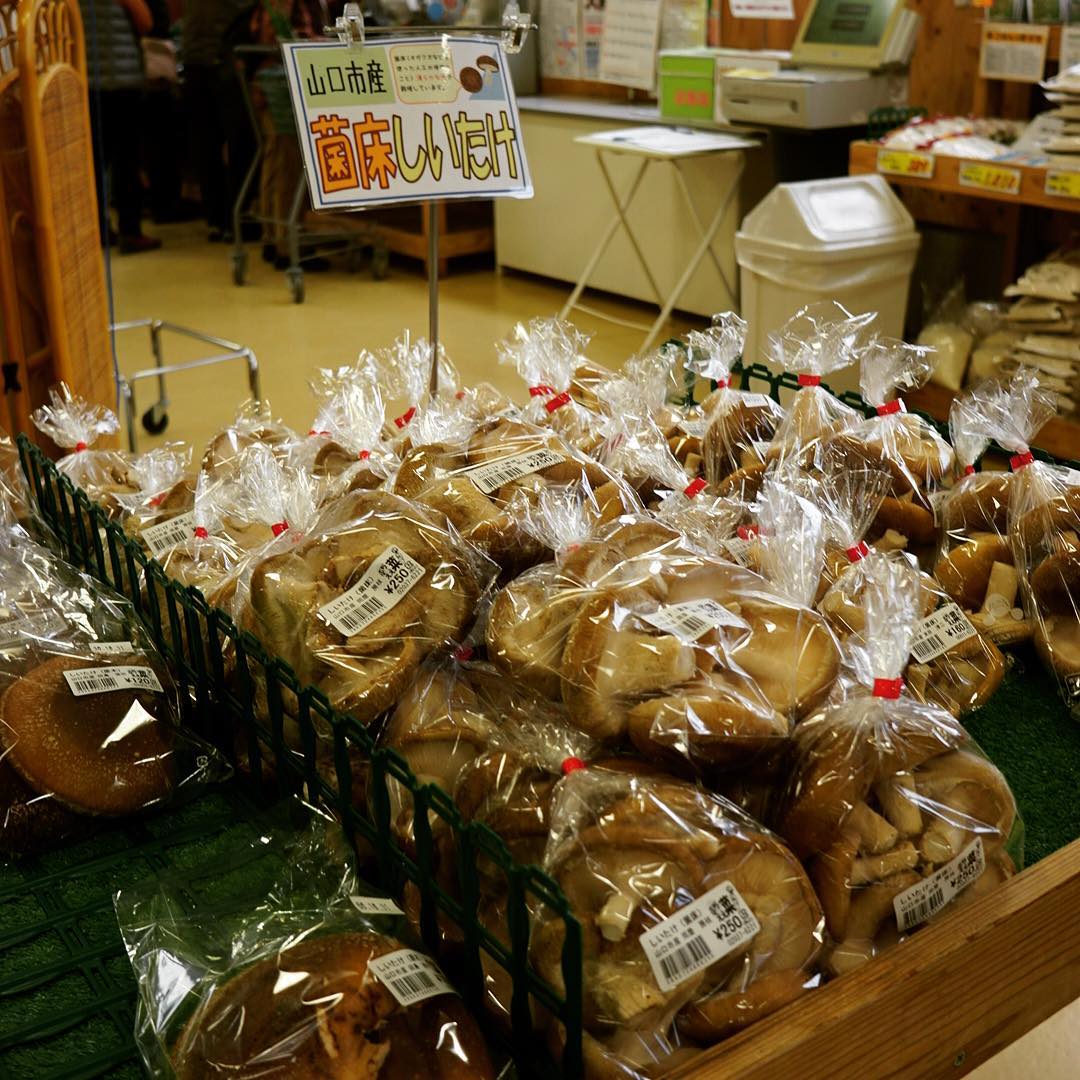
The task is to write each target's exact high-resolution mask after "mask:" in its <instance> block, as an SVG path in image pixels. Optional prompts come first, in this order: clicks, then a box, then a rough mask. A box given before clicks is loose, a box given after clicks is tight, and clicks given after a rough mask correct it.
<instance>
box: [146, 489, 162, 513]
mask: <svg viewBox="0 0 1080 1080" xmlns="http://www.w3.org/2000/svg"><path fill="white" fill-rule="evenodd" d="M164 501H165V492H164V491H163V492H162V493H161V494H160V495H155V496H154V497H153V498H152V499H151V500H150V502H148V503H147V506H152V507H153V508H154V509H155V510H156V509H157V508H158V507H159V506H160V505H161V504H162V503H163V502H164Z"/></svg>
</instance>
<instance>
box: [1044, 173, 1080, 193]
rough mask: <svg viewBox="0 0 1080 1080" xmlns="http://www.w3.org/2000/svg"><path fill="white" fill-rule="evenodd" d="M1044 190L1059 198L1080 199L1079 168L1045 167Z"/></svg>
mask: <svg viewBox="0 0 1080 1080" xmlns="http://www.w3.org/2000/svg"><path fill="white" fill-rule="evenodd" d="M1045 190H1046V194H1047V195H1057V196H1058V197H1059V198H1061V199H1080V170H1073V169H1047V170H1046V188H1045Z"/></svg>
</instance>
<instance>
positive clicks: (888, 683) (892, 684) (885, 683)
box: [874, 679, 904, 701]
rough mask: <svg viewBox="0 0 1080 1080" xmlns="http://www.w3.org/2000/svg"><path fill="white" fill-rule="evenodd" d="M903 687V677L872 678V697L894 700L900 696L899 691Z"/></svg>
mask: <svg viewBox="0 0 1080 1080" xmlns="http://www.w3.org/2000/svg"><path fill="white" fill-rule="evenodd" d="M903 689H904V680H903V679H875V680H874V697H880V698H886V699H887V700H889V701H895V700H896V699H897V698H898V697H899V696H900V691H901V690H903Z"/></svg>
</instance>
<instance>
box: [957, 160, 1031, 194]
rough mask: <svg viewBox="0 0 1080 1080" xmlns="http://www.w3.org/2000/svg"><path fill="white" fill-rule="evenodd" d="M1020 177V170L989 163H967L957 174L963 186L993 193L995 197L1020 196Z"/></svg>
mask: <svg viewBox="0 0 1080 1080" xmlns="http://www.w3.org/2000/svg"><path fill="white" fill-rule="evenodd" d="M1020 177H1021V173H1020V170H1019V169H1011V168H1009V166H1007V165H994V164H991V163H990V162H989V161H965V162H964V163H963V165H961V166H960V171H959V172H958V173H957V179H958V180H959V181H960V184H961V186H963V187H969V188H977V189H978V190H979V191H992V192H994V194H995V195H1019V194H1020Z"/></svg>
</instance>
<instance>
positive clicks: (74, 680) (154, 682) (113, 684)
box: [64, 664, 165, 697]
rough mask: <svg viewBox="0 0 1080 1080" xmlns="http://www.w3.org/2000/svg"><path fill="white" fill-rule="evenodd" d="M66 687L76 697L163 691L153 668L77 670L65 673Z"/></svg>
mask: <svg viewBox="0 0 1080 1080" xmlns="http://www.w3.org/2000/svg"><path fill="white" fill-rule="evenodd" d="M64 678H65V679H67V684H68V687H69V688H70V689H71V692H72V693H73V694H74V695H75V696H76V697H86V696H87V694H108V693H110V692H111V691H113V690H150V691H152V692H153V693H155V694H163V693H165V691H164V690H163V689H162V687H161V683H160V682H159V681H158V677H157V675H156V674H155V672H154V669H153V668H148V667H131V666H127V665H119V664H118V665H117V666H116V667H92V668H77V669H76V670H74V671H65V672H64Z"/></svg>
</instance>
